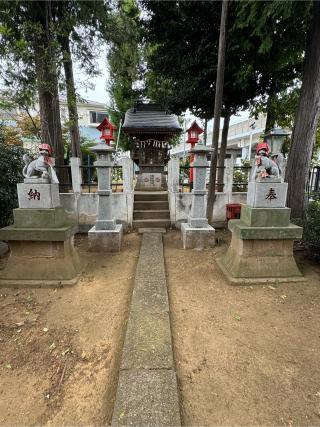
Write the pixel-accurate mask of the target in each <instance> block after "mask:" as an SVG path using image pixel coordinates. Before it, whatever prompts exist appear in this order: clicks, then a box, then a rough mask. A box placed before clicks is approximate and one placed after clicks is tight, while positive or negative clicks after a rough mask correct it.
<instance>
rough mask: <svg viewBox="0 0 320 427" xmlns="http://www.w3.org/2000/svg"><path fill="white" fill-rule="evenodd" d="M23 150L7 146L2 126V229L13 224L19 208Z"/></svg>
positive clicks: (0, 213) (0, 177) (0, 195)
mask: <svg viewBox="0 0 320 427" xmlns="http://www.w3.org/2000/svg"><path fill="white" fill-rule="evenodd" d="M24 152H25V151H24V150H23V148H21V147H19V146H16V145H7V144H6V142H5V132H4V127H3V125H2V124H0V227H5V226H6V225H9V224H10V223H11V222H12V210H13V209H14V208H16V207H18V197H17V183H18V182H21V181H22V179H23V176H22V169H23V166H24V164H23V161H22V155H23V154H24Z"/></svg>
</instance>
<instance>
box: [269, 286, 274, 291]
mask: <svg viewBox="0 0 320 427" xmlns="http://www.w3.org/2000/svg"><path fill="white" fill-rule="evenodd" d="M268 288H269V289H272V290H273V291H274V290H275V289H276V288H275V287H274V286H271V285H269V286H268Z"/></svg>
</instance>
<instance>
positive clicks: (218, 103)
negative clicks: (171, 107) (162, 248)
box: [207, 0, 229, 223]
mask: <svg viewBox="0 0 320 427" xmlns="http://www.w3.org/2000/svg"><path fill="white" fill-rule="evenodd" d="M228 4H229V3H228V0H224V1H223V2H222V8H221V23H220V37H219V51H218V66H217V82H216V92H215V99H214V121H213V133H212V148H213V152H212V154H211V164H210V178H209V191H208V201H207V218H208V221H209V223H211V222H212V216H213V206H214V200H215V194H216V175H217V161H218V146H219V129H220V116H221V110H222V101H223V82H224V68H225V60H226V32H227V18H228Z"/></svg>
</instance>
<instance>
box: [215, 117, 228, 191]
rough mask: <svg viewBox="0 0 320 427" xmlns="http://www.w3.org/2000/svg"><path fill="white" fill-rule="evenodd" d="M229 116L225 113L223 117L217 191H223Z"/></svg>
mask: <svg viewBox="0 0 320 427" xmlns="http://www.w3.org/2000/svg"><path fill="white" fill-rule="evenodd" d="M229 123H230V114H229V113H226V114H225V116H224V122H223V129H222V136H221V146H220V153H219V160H218V179H217V181H218V191H221V192H222V191H223V178H224V159H225V158H226V151H227V142H228V132H229Z"/></svg>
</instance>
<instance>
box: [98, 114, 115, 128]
mask: <svg viewBox="0 0 320 427" xmlns="http://www.w3.org/2000/svg"><path fill="white" fill-rule="evenodd" d="M106 128H109V129H113V130H117V127H116V126H115V125H114V124H113V123H111V122H110V120H109V119H108V117H105V118H104V119H103V120H102V122H101V123H100V125H99V126H97V129H98V130H100V131H102V129H106Z"/></svg>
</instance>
